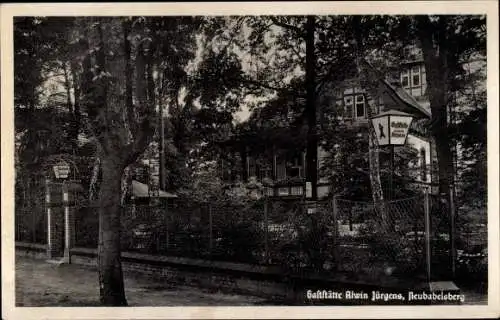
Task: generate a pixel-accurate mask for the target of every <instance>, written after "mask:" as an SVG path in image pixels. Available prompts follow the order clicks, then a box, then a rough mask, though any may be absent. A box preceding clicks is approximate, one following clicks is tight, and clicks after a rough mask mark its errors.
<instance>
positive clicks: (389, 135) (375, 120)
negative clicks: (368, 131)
mask: <svg viewBox="0 0 500 320" xmlns="http://www.w3.org/2000/svg"><path fill="white" fill-rule="evenodd" d="M412 120H413V116H412V115H411V114H408V113H405V112H401V111H397V110H388V111H385V112H382V113H379V114H377V115H376V116H374V117H372V119H371V121H372V124H373V127H374V129H375V135H376V136H377V141H378V144H379V146H384V145H404V144H405V142H406V137H407V136H408V130H409V129H410V126H411V122H412Z"/></svg>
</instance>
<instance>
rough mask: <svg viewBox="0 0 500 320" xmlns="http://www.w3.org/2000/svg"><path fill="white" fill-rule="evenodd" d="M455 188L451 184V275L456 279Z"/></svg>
mask: <svg viewBox="0 0 500 320" xmlns="http://www.w3.org/2000/svg"><path fill="white" fill-rule="evenodd" d="M454 191H455V188H454V186H453V185H451V186H450V258H451V276H452V279H455V269H456V265H455V261H456V254H457V253H456V248H455V198H454Z"/></svg>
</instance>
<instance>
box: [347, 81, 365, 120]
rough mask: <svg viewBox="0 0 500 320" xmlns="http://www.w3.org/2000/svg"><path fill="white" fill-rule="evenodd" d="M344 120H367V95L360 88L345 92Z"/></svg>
mask: <svg viewBox="0 0 500 320" xmlns="http://www.w3.org/2000/svg"><path fill="white" fill-rule="evenodd" d="M343 100H344V118H345V119H353V118H354V119H365V118H366V101H365V95H364V94H363V92H362V91H361V89H359V88H349V89H346V90H344V98H343Z"/></svg>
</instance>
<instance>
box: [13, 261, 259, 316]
mask: <svg viewBox="0 0 500 320" xmlns="http://www.w3.org/2000/svg"><path fill="white" fill-rule="evenodd" d="M97 279H98V278H97V271H95V270H92V269H90V268H89V267H84V266H78V265H74V264H72V265H59V266H58V265H55V264H50V263H47V262H45V261H43V260H34V259H30V258H24V257H16V306H25V307H42V306H58V307H70V306H98V305H99V300H98V297H99V286H98V283H97ZM125 288H126V296H127V301H128V303H129V305H130V306H217V305H218V306H223V305H226V306H229V305H230V306H244V305H255V304H261V303H262V301H263V300H264V299H261V298H258V297H253V296H243V295H236V294H225V293H220V292H213V291H209V290H207V289H199V288H192V287H184V286H179V285H168V284H167V283H161V282H158V281H157V280H152V279H150V278H148V277H146V276H139V275H132V274H130V273H127V274H125Z"/></svg>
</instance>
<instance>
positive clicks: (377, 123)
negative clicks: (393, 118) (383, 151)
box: [372, 117, 389, 146]
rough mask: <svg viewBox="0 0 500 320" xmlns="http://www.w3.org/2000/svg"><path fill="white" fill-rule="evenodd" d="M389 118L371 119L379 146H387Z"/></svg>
mask: <svg viewBox="0 0 500 320" xmlns="http://www.w3.org/2000/svg"><path fill="white" fill-rule="evenodd" d="M388 119H389V117H381V118H374V119H372V122H373V126H374V128H375V135H376V136H377V140H378V144H379V146H385V145H387V144H389V125H388Z"/></svg>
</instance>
